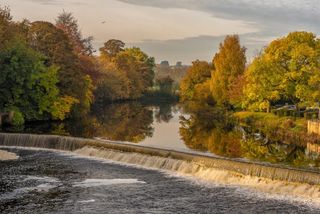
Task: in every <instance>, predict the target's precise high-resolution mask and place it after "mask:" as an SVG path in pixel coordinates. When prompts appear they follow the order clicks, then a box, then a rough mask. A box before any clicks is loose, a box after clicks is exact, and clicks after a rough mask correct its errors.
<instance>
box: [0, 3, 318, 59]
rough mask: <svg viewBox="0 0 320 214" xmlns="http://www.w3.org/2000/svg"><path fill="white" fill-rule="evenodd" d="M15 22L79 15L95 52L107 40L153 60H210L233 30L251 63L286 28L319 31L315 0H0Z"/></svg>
mask: <svg viewBox="0 0 320 214" xmlns="http://www.w3.org/2000/svg"><path fill="white" fill-rule="evenodd" d="M0 5H1V6H9V7H10V8H11V12H12V15H13V16H14V20H16V21H21V20H22V19H24V18H27V19H29V20H30V21H36V20H44V21H50V22H54V21H55V18H56V17H57V15H58V14H59V13H61V12H62V11H63V10H64V11H67V12H72V13H73V14H74V16H75V17H76V18H77V19H78V22H79V25H80V28H81V31H82V33H83V35H84V36H93V37H94V42H93V44H94V47H95V48H96V49H97V50H98V49H99V47H101V46H103V43H104V42H106V41H108V40H109V39H120V40H122V41H124V42H125V43H126V44H127V46H128V47H132V46H137V47H140V48H141V49H142V50H143V51H145V52H146V53H147V54H149V55H150V56H153V57H155V58H156V61H157V62H161V61H162V60H168V61H169V62H170V63H171V64H175V63H176V62H177V61H182V62H183V63H184V64H191V62H192V61H194V60H196V59H199V60H207V61H211V60H212V58H213V56H214V54H215V53H216V52H217V51H218V48H219V43H221V42H222V41H223V39H224V37H225V36H226V35H229V34H238V35H239V36H240V39H241V44H242V45H244V46H245V47H247V56H248V60H249V61H250V60H251V59H252V57H253V56H255V55H256V54H257V53H259V51H260V50H261V49H262V48H263V47H264V46H266V45H268V43H269V42H271V41H272V40H273V39H275V38H278V37H282V36H285V35H286V34H288V33H289V32H291V31H302V30H303V31H310V32H313V33H315V34H319V35H320V24H319V23H320V4H319V0H90V1H88V0H0Z"/></svg>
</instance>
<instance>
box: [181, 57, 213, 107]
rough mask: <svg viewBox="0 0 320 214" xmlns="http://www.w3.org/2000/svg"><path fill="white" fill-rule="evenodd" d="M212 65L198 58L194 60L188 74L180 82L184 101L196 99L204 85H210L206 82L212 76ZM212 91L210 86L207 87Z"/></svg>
mask: <svg viewBox="0 0 320 214" xmlns="http://www.w3.org/2000/svg"><path fill="white" fill-rule="evenodd" d="M211 70H212V66H211V65H210V64H209V63H208V62H205V61H199V60H196V61H194V62H192V66H191V67H190V68H189V69H188V71H187V74H186V75H185V77H184V78H183V79H182V81H181V83H180V97H181V100H182V101H188V100H189V101H190V100H195V99H196V94H197V93H199V92H200V91H197V90H198V89H201V91H203V90H202V89H203V87H205V86H208V84H207V83H206V82H207V81H208V80H209V79H210V78H211ZM204 90H208V91H210V88H209V87H206V89H204Z"/></svg>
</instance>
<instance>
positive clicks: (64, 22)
mask: <svg viewBox="0 0 320 214" xmlns="http://www.w3.org/2000/svg"><path fill="white" fill-rule="evenodd" d="M56 26H57V28H59V29H61V30H63V32H64V33H65V34H66V35H67V36H68V37H69V39H70V41H71V43H72V47H73V48H74V50H75V52H76V53H78V54H80V55H92V53H93V52H94V49H93V46H92V43H91V42H92V39H93V38H92V37H86V38H83V36H82V33H81V31H80V30H79V25H78V21H77V19H76V18H75V17H74V16H73V14H72V13H68V12H65V11H63V12H62V13H60V14H59V16H58V18H57V19H56Z"/></svg>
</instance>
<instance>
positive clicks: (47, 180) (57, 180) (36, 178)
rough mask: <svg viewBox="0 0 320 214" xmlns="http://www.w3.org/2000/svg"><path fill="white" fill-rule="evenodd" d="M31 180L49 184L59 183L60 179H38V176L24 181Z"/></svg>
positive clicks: (29, 177)
mask: <svg viewBox="0 0 320 214" xmlns="http://www.w3.org/2000/svg"><path fill="white" fill-rule="evenodd" d="M30 180H36V181H42V182H48V183H57V182H59V179H58V178H53V177H46V176H45V177H38V176H27V177H26V178H25V179H24V180H23V181H30Z"/></svg>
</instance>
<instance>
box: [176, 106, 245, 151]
mask: <svg viewBox="0 0 320 214" xmlns="http://www.w3.org/2000/svg"><path fill="white" fill-rule="evenodd" d="M185 110H186V112H188V113H189V114H190V116H189V117H184V116H181V117H180V124H181V127H180V135H181V138H182V139H183V140H184V142H185V144H186V146H187V147H188V148H190V149H192V150H198V151H209V152H212V153H214V154H217V155H221V156H226V157H240V156H241V149H240V148H241V144H240V141H241V133H240V132H237V131H234V126H233V124H232V122H231V121H229V119H228V118H229V117H228V113H226V112H225V111H224V110H223V109H219V108H212V107H209V106H208V107H200V106H197V104H195V103H189V104H188V105H187V106H186V107H185Z"/></svg>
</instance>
